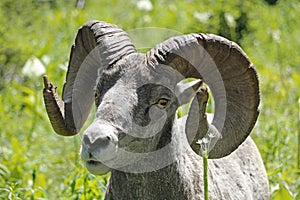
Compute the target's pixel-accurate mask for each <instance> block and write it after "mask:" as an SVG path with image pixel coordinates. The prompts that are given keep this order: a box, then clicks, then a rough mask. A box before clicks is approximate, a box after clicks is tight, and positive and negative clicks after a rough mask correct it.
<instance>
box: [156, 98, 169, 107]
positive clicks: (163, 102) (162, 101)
mask: <svg viewBox="0 0 300 200" xmlns="http://www.w3.org/2000/svg"><path fill="white" fill-rule="evenodd" d="M168 103H169V100H168V99H164V98H162V99H159V100H158V102H157V106H158V107H159V108H166V107H167V105H168Z"/></svg>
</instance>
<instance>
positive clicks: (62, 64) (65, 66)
mask: <svg viewBox="0 0 300 200" xmlns="http://www.w3.org/2000/svg"><path fill="white" fill-rule="evenodd" d="M68 65H69V63H68V62H64V63H61V64H59V65H58V67H59V68H60V69H62V70H64V71H67V70H68Z"/></svg>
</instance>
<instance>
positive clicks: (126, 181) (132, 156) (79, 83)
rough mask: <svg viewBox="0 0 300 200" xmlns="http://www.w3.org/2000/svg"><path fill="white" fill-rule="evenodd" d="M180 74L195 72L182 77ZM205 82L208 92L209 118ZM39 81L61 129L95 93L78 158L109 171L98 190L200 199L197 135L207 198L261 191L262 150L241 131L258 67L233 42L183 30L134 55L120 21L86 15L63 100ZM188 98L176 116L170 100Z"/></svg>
mask: <svg viewBox="0 0 300 200" xmlns="http://www.w3.org/2000/svg"><path fill="white" fill-rule="evenodd" d="M188 77H190V78H194V79H193V80H192V81H190V82H188V83H183V82H182V80H183V79H186V78H188ZM203 82H204V83H206V84H207V85H208V86H209V87H210V89H211V91H212V94H213V96H214V102H215V114H214V118H213V121H212V122H211V123H210V122H208V121H207V119H206V118H207V117H206V114H205V110H206V103H207V98H208V91H207V89H206V86H205V85H203ZM44 84H45V89H44V92H43V93H44V101H45V105H46V109H47V113H48V116H49V118H50V121H51V124H52V126H53V128H54V130H55V132H57V133H58V134H60V135H63V136H71V135H75V134H77V133H78V132H79V130H80V129H81V128H82V126H83V124H84V122H85V121H86V119H87V117H88V115H89V112H90V109H91V107H92V105H93V103H94V102H95V104H96V107H97V111H96V116H95V120H94V122H93V123H92V124H91V125H90V126H89V127H88V128H87V129H86V130H85V131H84V133H83V137H82V147H81V157H82V159H83V161H84V162H85V164H86V167H87V169H88V170H89V171H90V172H91V173H94V174H105V173H107V172H109V171H111V176H110V180H109V184H108V186H107V191H106V197H105V199H143V200H144V199H172V200H173V199H180V200H182V199H202V198H203V197H202V196H203V195H202V194H203V189H202V186H203V181H202V178H201V174H202V164H201V163H202V157H201V156H199V155H198V153H199V148H200V147H199V145H197V144H196V142H197V141H198V140H200V139H202V138H205V137H206V138H208V139H211V141H210V142H211V143H212V144H210V147H209V148H210V149H209V150H210V153H209V158H211V159H209V174H208V176H209V181H210V182H209V184H210V185H209V195H210V199H255V200H257V199H268V198H269V191H268V180H267V175H266V172H265V168H264V165H263V162H262V159H261V157H260V154H259V152H258V150H257V148H256V145H255V144H254V142H253V141H252V139H251V138H250V137H248V135H249V134H250V132H251V130H252V128H253V126H254V124H255V122H256V120H257V116H258V106H259V85H258V79H257V74H256V70H255V68H254V66H253V64H252V63H251V62H250V61H249V59H248V58H247V56H246V54H245V53H244V52H243V50H242V49H241V48H240V47H239V46H238V45H237V44H235V43H234V42H231V41H229V40H227V39H225V38H223V37H220V36H216V35H213V34H202V33H200V34H188V35H183V36H177V37H172V38H170V39H168V40H166V41H164V42H162V43H160V44H158V45H157V46H156V47H154V48H152V49H151V50H150V51H148V52H147V53H146V54H142V53H137V52H136V49H135V47H134V45H133V44H132V42H131V40H130V39H129V36H128V35H127V34H126V33H125V32H124V31H123V30H122V29H120V28H118V27H117V26H115V25H112V24H109V23H106V22H100V21H90V22H88V23H86V24H85V25H83V26H82V27H81V28H80V29H79V31H78V33H77V37H76V39H75V44H74V45H73V46H72V49H71V55H70V63H69V67H68V72H67V76H66V83H65V84H64V88H63V96H62V99H63V100H60V99H59V98H58V95H57V93H56V87H55V86H54V85H53V84H52V83H51V82H49V81H48V78H47V77H46V76H45V77H44ZM188 102H190V103H191V107H190V111H189V114H188V116H184V117H180V118H179V117H178V115H177V110H178V107H179V106H181V105H183V104H185V103H188ZM210 137H211V138H210ZM212 146H214V147H213V148H212ZM229 154H230V155H229Z"/></svg>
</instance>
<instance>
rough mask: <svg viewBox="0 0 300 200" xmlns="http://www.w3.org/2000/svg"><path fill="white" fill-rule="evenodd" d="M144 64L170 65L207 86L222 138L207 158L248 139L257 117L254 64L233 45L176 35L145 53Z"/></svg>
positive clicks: (207, 37)
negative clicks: (200, 80) (213, 103)
mask: <svg viewBox="0 0 300 200" xmlns="http://www.w3.org/2000/svg"><path fill="white" fill-rule="evenodd" d="M147 61H148V64H149V65H151V66H153V67H156V66H159V65H167V66H170V67H172V68H173V69H174V70H176V71H177V72H179V73H180V74H182V75H183V76H184V77H185V78H188V77H193V78H199V79H202V80H203V81H204V82H205V83H206V84H207V85H208V86H209V88H210V90H211V92H212V95H213V97H214V100H215V113H214V118H213V121H212V123H211V125H213V126H214V127H215V128H216V129H217V130H218V131H219V132H220V133H221V135H222V139H220V140H218V142H217V143H216V145H215V147H214V148H213V149H212V150H211V152H210V158H220V157H224V156H226V155H228V154H230V153H231V152H233V151H234V150H235V149H236V148H237V147H238V146H239V145H240V144H242V142H243V141H244V140H245V139H246V138H247V137H248V135H249V134H250V132H251V130H252V128H253V126H254V124H255V122H256V120H257V117H258V114H259V111H258V106H259V102H260V95H259V83H258V77H257V73H256V70H255V67H254V65H253V64H252V63H251V61H250V60H249V58H248V57H247V55H246V53H245V52H244V51H243V50H242V49H241V48H240V47H239V46H238V45H237V44H236V43H234V42H232V41H229V40H227V39H226V38H223V37H220V36H217V35H213V34H202V33H200V34H188V35H183V36H177V37H173V38H170V39H168V40H166V41H164V42H162V43H160V44H158V45H157V46H156V47H155V48H152V49H151V50H150V51H149V52H147ZM193 111H195V112H196V110H193ZM192 120H194V119H192ZM195 124H196V125H197V121H195ZM199 124H201V123H199ZM197 127H198V128H199V129H201V128H202V127H201V126H200V125H199V126H197ZM197 127H196V128H197ZM200 132H201V130H200ZM202 135H203V134H196V136H199V138H195V139H197V140H198V139H201V136H202Z"/></svg>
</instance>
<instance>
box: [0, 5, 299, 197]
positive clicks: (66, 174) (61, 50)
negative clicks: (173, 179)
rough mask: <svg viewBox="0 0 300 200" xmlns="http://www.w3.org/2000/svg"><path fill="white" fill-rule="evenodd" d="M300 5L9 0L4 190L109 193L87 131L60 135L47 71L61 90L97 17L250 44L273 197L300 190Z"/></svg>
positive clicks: (0, 72) (0, 177)
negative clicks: (47, 104)
mask: <svg viewBox="0 0 300 200" xmlns="http://www.w3.org/2000/svg"><path fill="white" fill-rule="evenodd" d="M299 10H300V2H299V1H298V0H279V1H276V0H252V1H246V0H228V1H225V0H223V1H221V0H202V1H196V0H194V1H193V0H180V1H171V0H161V1H150V0H139V1H138V0H128V1H121V0H119V1H118V0H102V1H98V0H86V2H85V4H84V7H83V8H76V0H61V1H58V0H30V1H27V0H17V1H16V0H1V2H0V24H1V26H0V199H101V198H103V196H104V191H105V184H106V183H107V180H108V178H109V175H107V176H94V175H91V174H89V173H88V172H87V171H86V169H85V168H84V166H83V164H82V162H81V160H80V157H79V153H78V152H79V148H80V142H81V138H80V135H78V136H74V137H69V138H64V137H61V136H58V135H56V134H55V133H54V131H53V130H52V128H51V126H50V122H49V120H48V118H47V116H46V113H45V109H44V105H43V101H42V89H43V85H42V78H41V77H42V75H43V74H47V75H48V76H49V77H51V79H52V81H53V82H54V84H55V85H57V86H59V88H58V90H59V92H60V94H61V89H62V84H63V83H64V77H65V74H66V66H67V62H68V58H69V53H70V46H71V44H72V43H73V41H74V37H75V35H76V32H77V30H78V28H79V27H80V26H81V25H82V24H83V23H85V22H86V21H88V20H92V19H98V20H103V21H107V22H110V23H113V24H117V25H118V26H120V27H121V28H123V29H124V30H130V29H133V28H142V27H149V26H150V27H161V28H168V29H172V30H176V31H179V32H182V33H191V32H195V33H198V32H204V33H215V34H219V35H222V36H224V37H227V38H229V39H231V40H233V41H235V42H237V43H238V44H239V45H241V46H242V48H243V49H244V50H245V52H246V53H247V54H248V56H249V57H250V59H251V60H252V62H253V63H254V64H255V65H256V67H257V71H258V73H259V79H260V86H261V106H260V109H261V113H260V116H259V119H258V122H257V124H256V126H255V128H254V130H253V132H252V137H253V138H254V140H255V142H256V143H257V145H258V147H259V149H260V152H261V155H262V157H263V160H264V163H265V166H266V169H267V172H268V176H269V180H270V189H271V193H272V197H271V198H272V199H284V200H288V199H300V193H299V191H300V178H299V177H300V176H299V174H300V171H299V168H298V166H297V153H298V151H299V150H298V147H297V144H298V139H297V134H299V129H300V128H299V127H300V125H299V123H300V122H299V118H300V117H299V115H300V111H299V109H300V101H299V98H300V92H299V91H300V90H299V88H300V67H299V65H300V48H299V47H300V37H299V36H300V28H299V27H300V22H299V20H300V12H299ZM32 66H39V67H36V68H32Z"/></svg>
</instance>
